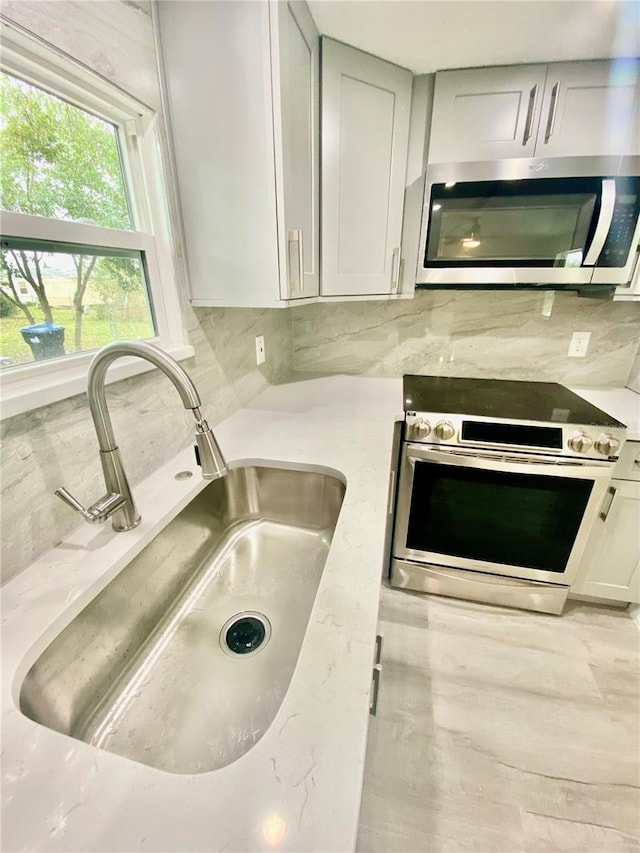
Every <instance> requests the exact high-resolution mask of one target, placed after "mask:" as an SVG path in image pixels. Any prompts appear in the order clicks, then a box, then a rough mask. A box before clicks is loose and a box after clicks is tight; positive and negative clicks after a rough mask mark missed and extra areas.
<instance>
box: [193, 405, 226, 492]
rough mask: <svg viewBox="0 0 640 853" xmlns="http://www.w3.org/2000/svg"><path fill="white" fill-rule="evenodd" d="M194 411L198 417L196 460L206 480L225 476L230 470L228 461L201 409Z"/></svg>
mask: <svg viewBox="0 0 640 853" xmlns="http://www.w3.org/2000/svg"><path fill="white" fill-rule="evenodd" d="M192 411H193V417H194V418H195V419H196V443H195V451H196V462H197V463H198V465H199V466H200V468H201V469H202V471H201V473H202V476H203V478H204V479H205V480H217V478H218V477H224V475H225V474H226V473H227V471H228V470H229V469H228V468H227V463H226V462H225V459H224V456H223V455H222V451H221V450H220V448H219V447H218V442H217V441H216V439H215V436H214V434H213V433H212V432H211V430H210V429H209V424H208V423H207V422H206V421H205V419H204V418H203V417H202V415H201V413H200V409H193V410H192Z"/></svg>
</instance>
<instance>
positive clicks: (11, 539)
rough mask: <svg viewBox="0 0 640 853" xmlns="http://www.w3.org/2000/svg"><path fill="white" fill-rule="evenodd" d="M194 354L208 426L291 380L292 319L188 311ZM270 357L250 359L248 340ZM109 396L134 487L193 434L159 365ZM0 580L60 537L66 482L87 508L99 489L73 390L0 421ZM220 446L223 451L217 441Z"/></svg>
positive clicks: (280, 313)
mask: <svg viewBox="0 0 640 853" xmlns="http://www.w3.org/2000/svg"><path fill="white" fill-rule="evenodd" d="M185 313H186V315H187V316H186V320H187V324H188V331H189V340H190V342H191V343H192V345H193V346H194V348H195V353H196V354H195V357H194V358H191V359H188V360H187V361H184V362H182V366H183V367H184V368H185V369H186V370H187V372H188V373H189V375H190V376H191V378H192V379H193V380H194V382H195V384H196V386H197V388H198V391H199V392H200V396H201V398H202V400H203V412H204V414H205V417H206V418H207V420H208V421H209V423H210V424H211V425H215V424H216V423H217V422H219V421H221V420H223V419H224V418H225V417H227V416H228V415H229V414H231V413H232V412H233V411H235V410H236V409H237V408H239V407H240V406H242V405H243V404H244V403H245V402H247V401H248V400H250V399H251V398H252V397H254V396H255V395H256V394H258V393H260V391H262V390H263V389H264V388H265V387H266V386H267V385H270V384H277V383H280V382H284V381H286V380H287V379H289V378H290V376H291V322H290V318H289V316H288V312H287V311H286V310H279V309H245V308H231V309H222V308H214V309H206V310H204V309H202V310H198V311H192V310H190V309H189V310H187V311H186V312H185ZM258 334H262V335H264V337H265V345H266V351H267V360H266V362H265V364H263V365H261V366H260V367H257V366H256V363H255V349H254V337H255V335H258ZM107 400H108V403H109V410H110V413H111V417H112V421H113V426H114V432H115V435H116V438H117V440H118V443H119V445H120V447H121V449H122V455H123V459H124V463H125V467H126V471H127V474H128V476H129V478H130V480H131V482H132V483H133V484H134V486H135V483H136V482H138V481H139V480H141V479H142V478H143V477H145V476H147V475H148V474H150V473H151V472H152V471H153V470H155V469H156V468H158V467H159V466H160V465H162V464H163V463H164V462H166V461H167V460H169V459H171V457H173V456H174V455H175V454H176V453H177V452H178V450H180V449H182V448H183V447H185V446H186V445H188V444H189V442H190V441H191V440H192V437H193V419H192V417H191V415H190V414H189V413H187V412H185V410H184V409H183V407H182V403H181V401H180V398H179V397H178V395H177V393H176V390H175V388H174V387H173V385H172V383H171V382H170V381H169V380H168V379H167V378H166V377H165V376H163V375H162V374H160V373H159V372H158V371H153V372H152V373H145V374H142V375H140V376H136V377H133V378H131V379H127V380H124V381H122V382H117V383H114V384H113V385H110V386H108V389H107ZM0 436H1V440H2V455H1V457H0V463H1V464H0V473H1V492H2V494H1V497H2V499H1V502H0V522H1V525H2V580H3V581H6V580H7V579H8V578H10V577H12V576H13V575H14V574H16V573H17V572H18V571H20V569H22V568H24V567H25V566H27V565H29V563H31V562H32V561H33V560H34V559H35V558H36V557H37V556H38V555H39V554H41V553H43V552H44V551H46V550H47V549H48V548H50V547H52V546H53V545H55V544H56V543H57V542H59V541H60V540H61V539H63V538H64V537H65V536H67V535H68V534H69V533H70V532H71V531H72V530H73V529H74V527H76V526H77V525H78V523H79V519H78V516H77V515H76V514H75V513H73V512H72V511H71V510H70V509H69V507H67V506H65V505H64V504H63V503H62V501H60V500H59V499H58V498H56V497H55V496H54V494H53V493H54V490H55V489H57V488H58V487H59V486H61V485H64V486H66V487H67V488H68V489H69V491H70V492H72V494H74V495H75V496H76V497H77V498H78V499H79V500H80V501H81V502H83V503H84V504H85V505H87V504H89V503H91V502H93V501H94V500H96V499H97V498H98V497H99V496H100V495H101V494H103V493H104V481H103V479H102V471H101V468H100V463H99V460H98V444H97V440H96V436H95V431H94V428H93V424H92V421H91V416H90V414H89V409H88V406H87V401H86V395H85V394H80V395H77V396H75V397H71V398H69V399H67V400H63V401H61V402H59V403H55V404H53V405H51V406H46V407H43V408H40V409H35V410H33V411H31V412H27V413H25V414H23V415H17V416H16V417H13V418H9V419H7V420H4V421H2V424H1V425H0ZM222 450H223V452H224V447H222Z"/></svg>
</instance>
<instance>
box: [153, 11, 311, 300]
mask: <svg viewBox="0 0 640 853" xmlns="http://www.w3.org/2000/svg"><path fill="white" fill-rule="evenodd" d="M301 6H304V9H302V8H300V7H301ZM296 7H298V8H296ZM157 12H158V21H159V28H160V35H161V47H162V60H163V67H164V78H165V88H166V93H167V103H168V111H169V115H170V121H171V137H172V143H173V152H174V160H175V168H176V173H177V184H178V190H179V196H180V208H181V212H182V220H183V232H184V244H185V248H186V255H187V258H186V260H187V266H188V269H189V279H190V288H191V297H192V299H191V301H192V303H193V305H195V306H247V307H255V308H257V307H281V306H286V305H287V304H290V301H291V300H292V299H297V298H304V297H307V296H309V295H317V292H318V290H317V270H318V248H317V247H318V208H317V205H318V193H317V183H318V178H317V175H318V138H317V134H318V106H317V104H318V44H317V40H318V37H317V33H316V32H315V27H314V28H313V29H311V28H310V27H309V20H310V19H311V16H310V14H309V13H308V10H307V9H306V6H305V5H304V4H301V3H292V4H291V6H290V5H289V4H288V3H285V2H283V3H278V2H275V0H274V2H273V3H271V4H270V3H267V2H264V0H246V2H241V3H240V2H237V3H208V2H199V3H195V2H194V3H186V2H179V0H173V1H172V0H163V2H162V3H158V4H157ZM304 13H306V16H305V14H304ZM300 22H302V23H300ZM311 24H312V21H311ZM314 38H315V40H316V41H315V44H314ZM293 231H295V232H296V234H295V236H296V237H297V235H298V232H302V235H303V236H302V243H300V241H298V240H294V239H292V240H290V241H288V240H287V237H288V236H289V234H288V232H293ZM294 244H295V245H294ZM300 245H303V246H304V249H303V251H304V258H303V266H304V269H305V273H306V275H305V276H303V281H302V282H300V277H299V274H298V273H299V267H298V266H297V264H298V258H299V256H300V255H301V254H302V252H300V253H298V246H300ZM290 254H291V255H292V263H291V264H290V263H289V255H290ZM296 276H298V277H297V279H296ZM314 278H315V282H314Z"/></svg>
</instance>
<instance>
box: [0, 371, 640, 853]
mask: <svg viewBox="0 0 640 853" xmlns="http://www.w3.org/2000/svg"><path fill="white" fill-rule="evenodd" d="M574 390H575V391H576V392H577V393H579V394H582V396H584V397H585V398H586V399H589V400H590V401H591V402H593V403H594V404H595V405H598V406H600V407H601V408H603V409H604V410H605V411H607V412H608V413H610V414H612V415H614V416H615V417H617V418H619V419H620V420H622V421H624V422H625V423H629V424H630V426H631V430H630V437H632V438H637V439H640V425H639V423H638V421H639V420H640V419H639V418H637V415H638V410H637V402H638V400H639V399H640V398H639V397H638V395H637V394H634V392H631V391H628V390H627V389H619V390H617V389H613V390H612V389H606V390H598V389H574ZM629 395H631V396H629ZM634 414H635V416H636V420H633V418H632V417H630V416H631V415H634ZM401 416H402V383H401V380H399V379H371V378H364V377H346V376H334V377H327V378H324V379H314V380H309V381H304V382H296V383H291V384H288V385H280V386H275V387H272V388H269V389H268V390H267V391H265V392H264V393H263V394H261V395H260V396H259V397H257V398H256V400H255V401H253V403H252V404H250V405H248V406H247V407H245V408H243V409H241V410H240V411H238V412H236V413H235V414H234V415H233V416H232V417H230V418H228V419H227V420H226V421H224V422H223V423H222V424H220V425H219V426H218V427H217V428H216V435H217V437H218V439H219V442H220V445H221V447H222V449H223V451H224V452H225V454H226V456H227V459H228V461H229V462H230V463H232V464H240V463H241V462H253V461H265V462H267V463H268V462H272V463H274V464H283V465H285V466H287V465H302V466H313V467H314V468H317V467H323V468H327V469H331V470H333V471H338V472H340V474H341V475H342V477H343V478H344V479H345V481H346V484H347V489H346V494H345V500H344V504H343V506H342V510H341V513H340V517H339V520H338V524H337V527H336V530H335V534H334V538H333V542H332V545H331V548H330V551H329V555H328V559H327V563H326V565H325V568H324V572H323V575H322V578H321V581H320V586H319V588H318V593H317V597H316V600H315V603H314V606H313V610H312V613H311V617H310V621H309V627H308V630H307V634H306V636H305V639H304V642H303V647H302V651H301V653H300V657H299V660H298V664H297V666H296V670H295V672H294V675H293V678H292V681H291V684H290V687H289V690H288V691H287V694H286V696H285V698H284V701H283V704H282V706H281V708H280V711H279V713H278V714H277V716H276V718H275V720H274V722H273V723H272V725H271V726H270V728H269V729H268V731H267V732H266V733H265V735H264V736H263V737H262V739H261V740H260V741H259V742H258V743H257V744H256V745H255V746H253V747H252V748H251V749H250V750H249V751H248V752H247V753H246V754H245V755H244V756H242V757H241V758H240V759H238V760H237V761H235V762H234V763H233V764H231V765H229V766H228V767H225V768H222V769H220V770H215V771H213V772H211V773H204V774H200V775H174V774H169V773H164V772H162V771H159V770H156V769H154V768H151V767H147V766H145V765H142V764H138V763H135V762H133V761H129V760H127V759H124V758H122V757H120V756H117V755H114V754H111V753H109V752H105V751H103V750H100V749H96V748H94V747H92V746H89V745H88V744H85V743H83V742H80V741H77V740H75V739H73V738H69V737H66V736H64V735H61V734H59V733H56V732H53V731H50V730H49V729H47V728H44V727H42V726H40V725H37V724H36V723H34V722H32V721H31V720H28V719H27V718H26V717H24V716H23V715H22V714H21V713H20V712H19V711H18V709H17V700H18V694H19V689H20V685H21V683H22V680H23V678H24V676H25V675H26V673H27V671H28V669H29V668H30V666H31V664H32V663H33V662H34V661H35V660H36V659H37V657H38V656H39V655H40V653H41V652H42V651H43V650H44V649H45V648H46V647H47V646H48V644H49V643H50V642H51V640H52V639H53V638H54V637H55V636H57V634H58V633H60V631H61V630H62V629H63V628H64V627H65V626H66V625H67V624H68V623H69V622H70V621H71V620H72V618H73V617H74V616H75V615H76V614H77V613H79V612H80V610H82V609H83V607H84V606H85V605H86V604H87V603H88V602H89V601H90V600H91V599H92V598H93V597H94V596H95V595H96V594H97V592H99V591H100V590H101V589H102V588H103V587H104V586H106V584H107V583H108V582H109V581H110V580H111V579H112V578H113V577H114V576H115V575H116V574H117V573H118V572H119V571H120V570H121V569H122V568H123V567H124V566H125V565H126V564H127V563H128V562H129V561H130V560H131V558H132V557H133V556H135V554H137V553H138V552H139V551H140V550H142V548H143V547H144V546H145V545H146V544H147V543H148V542H149V541H151V539H152V538H153V537H154V536H155V534H156V533H157V532H158V531H159V530H160V529H161V528H162V527H164V525H165V524H166V523H167V521H168V520H170V519H171V518H172V517H173V516H175V515H176V514H177V512H179V510H180V509H182V508H183V507H184V506H185V505H186V504H187V503H188V502H189V501H190V500H191V499H192V498H193V496H194V495H195V494H196V493H197V492H198V491H199V490H200V489H201V488H203V486H204V485H206V484H205V483H204V482H203V481H202V480H200V478H199V477H194V478H192V479H191V480H187V481H176V480H175V479H174V474H175V473H176V472H177V471H180V470H184V469H186V468H190V469H194V467H195V466H194V464H193V455H192V450H191V448H188V449H187V450H185V451H184V452H183V453H182V454H180V455H179V456H178V457H176V458H175V459H174V460H173V461H172V462H171V463H169V464H168V465H166V466H164V467H163V468H161V469H160V470H158V471H157V472H156V473H155V474H154V475H152V476H151V477H149V478H148V479H147V480H145V481H144V482H143V483H142V484H140V485H139V486H138V487H136V489H135V495H136V499H137V502H138V505H139V507H140V511H141V513H142V517H143V521H142V523H141V524H140V526H139V527H138V528H137V529H136V530H134V531H131V532H129V533H127V534H115V533H113V532H112V531H111V529H110V528H109V527H102V528H100V529H98V530H97V529H96V528H93V527H90V526H88V525H85V526H83V527H81V528H79V529H78V530H77V531H76V532H75V533H74V534H73V535H72V536H70V537H69V538H68V539H66V540H65V541H64V542H63V543H62V544H61V545H59V546H58V547H57V548H54V549H53V550H52V551H50V552H48V553H47V554H45V555H44V556H42V557H41V558H40V559H39V560H37V561H36V562H35V563H33V564H32V566H30V567H29V568H28V569H27V570H25V571H24V572H22V573H21V574H20V575H19V576H17V577H16V578H14V579H13V580H11V581H10V582H9V583H8V584H7V585H6V586H5V587H4V589H3V601H2V612H3V616H2V684H3V698H2V737H3V748H4V752H3V756H2V763H3V786H2V800H3V849H5V850H7V851H9V850H12V851H13V850H23V851H33V850H40V851H44V850H52V851H53V850H58V851H74V850H82V849H84V850H96V851H97V850H102V851H110V853H116V851H137V850H147V851H192V850H193V851H196V850H201V851H208V853H209V851H214V850H243V851H249V850H272V849H281V850H297V851H302V850H317V851H330V850H331V851H347V850H352V849H353V848H354V846H355V840H356V833H357V824H358V810H359V801H360V792H361V786H362V774H363V767H364V755H365V748H366V735H367V722H368V705H369V690H370V681H371V664H372V662H373V652H374V643H375V633H376V623H377V615H378V596H379V587H380V580H381V576H382V570H383V566H382V559H383V558H382V555H383V548H384V538H385V525H386V519H387V515H386V509H387V495H388V472H389V461H390V453H391V444H392V431H393V423H394V421H395V420H396V419H398V418H400V417H401ZM630 422H632V423H630ZM125 464H126V460H125Z"/></svg>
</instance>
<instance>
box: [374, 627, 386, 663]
mask: <svg viewBox="0 0 640 853" xmlns="http://www.w3.org/2000/svg"><path fill="white" fill-rule="evenodd" d="M383 642H384V634H376V664H379V663H380V661H381V659H382V643H383Z"/></svg>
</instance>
